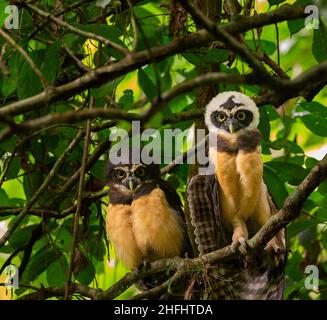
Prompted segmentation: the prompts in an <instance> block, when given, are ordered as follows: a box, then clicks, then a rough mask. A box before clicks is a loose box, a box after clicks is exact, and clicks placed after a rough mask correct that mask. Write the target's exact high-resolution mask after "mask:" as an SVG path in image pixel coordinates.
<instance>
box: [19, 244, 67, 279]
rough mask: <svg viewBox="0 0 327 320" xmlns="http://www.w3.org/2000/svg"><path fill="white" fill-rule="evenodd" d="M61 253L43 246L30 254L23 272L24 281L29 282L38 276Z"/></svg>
mask: <svg viewBox="0 0 327 320" xmlns="http://www.w3.org/2000/svg"><path fill="white" fill-rule="evenodd" d="M61 255H62V254H61V253H60V252H59V251H58V250H56V249H55V248H53V247H50V246H43V247H42V248H41V249H40V250H39V251H38V252H36V253H35V254H33V255H32V257H31V259H30V261H29V263H28V265H27V268H26V270H25V272H24V274H23V279H22V281H24V283H29V282H31V281H33V280H35V279H36V278H37V277H39V276H40V275H41V274H42V273H43V272H44V271H45V270H47V269H48V268H49V266H50V265H51V264H52V263H53V262H54V261H56V260H57V259H59V258H60V257H61Z"/></svg>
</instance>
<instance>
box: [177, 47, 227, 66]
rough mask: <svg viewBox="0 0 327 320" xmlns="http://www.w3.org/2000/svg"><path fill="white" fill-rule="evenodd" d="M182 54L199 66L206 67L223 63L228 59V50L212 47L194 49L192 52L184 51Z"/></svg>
mask: <svg viewBox="0 0 327 320" xmlns="http://www.w3.org/2000/svg"><path fill="white" fill-rule="evenodd" d="M182 56H183V57H184V58H185V59H186V60H187V61H189V62H190V63H192V64H193V65H195V66H197V67H199V68H207V67H208V66H209V65H211V64H215V63H223V62H225V61H227V59H228V51H227V50H222V49H217V48H212V49H206V50H198V49H194V51H192V53H188V52H186V53H184V54H182Z"/></svg>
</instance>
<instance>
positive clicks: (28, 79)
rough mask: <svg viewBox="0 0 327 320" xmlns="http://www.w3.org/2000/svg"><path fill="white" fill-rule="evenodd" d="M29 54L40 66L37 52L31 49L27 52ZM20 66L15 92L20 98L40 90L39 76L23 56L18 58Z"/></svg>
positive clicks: (32, 94)
mask: <svg viewBox="0 0 327 320" xmlns="http://www.w3.org/2000/svg"><path fill="white" fill-rule="evenodd" d="M29 56H30V57H31V58H32V59H33V61H34V63H35V65H36V66H37V67H40V65H41V61H40V59H39V56H38V54H37V53H36V52H35V51H33V52H29ZM20 63H21V68H20V72H19V74H18V81H17V93H18V96H19V98H20V99H25V98H29V97H31V96H34V95H36V94H37V93H40V92H41V91H42V85H41V81H40V78H39V77H38V76H37V75H36V73H35V71H34V70H33V69H32V68H31V66H30V64H29V63H28V62H27V61H25V60H24V59H23V58H21V60H20Z"/></svg>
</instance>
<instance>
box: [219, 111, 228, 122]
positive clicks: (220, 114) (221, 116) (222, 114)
mask: <svg viewBox="0 0 327 320" xmlns="http://www.w3.org/2000/svg"><path fill="white" fill-rule="evenodd" d="M216 119H217V121H218V122H224V121H225V120H226V119H227V116H226V115H225V114H224V113H218V115H217V117H216Z"/></svg>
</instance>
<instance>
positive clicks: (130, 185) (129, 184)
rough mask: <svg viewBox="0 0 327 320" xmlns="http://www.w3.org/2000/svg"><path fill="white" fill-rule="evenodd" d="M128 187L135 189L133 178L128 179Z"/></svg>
mask: <svg viewBox="0 0 327 320" xmlns="http://www.w3.org/2000/svg"><path fill="white" fill-rule="evenodd" d="M128 187H129V190H131V191H133V190H134V181H133V180H129V181H128Z"/></svg>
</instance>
